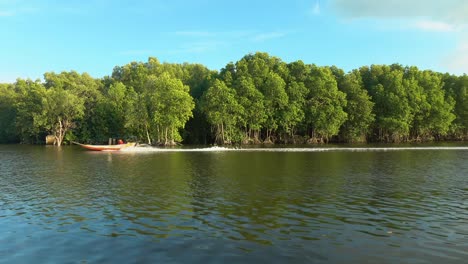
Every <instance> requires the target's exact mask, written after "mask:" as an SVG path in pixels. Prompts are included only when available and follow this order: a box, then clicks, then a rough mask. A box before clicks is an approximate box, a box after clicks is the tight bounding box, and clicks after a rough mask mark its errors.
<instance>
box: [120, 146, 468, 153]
mask: <svg viewBox="0 0 468 264" xmlns="http://www.w3.org/2000/svg"><path fill="white" fill-rule="evenodd" d="M413 150H414V151H417V150H468V147H354V148H352V147H329V148H322V147H316V148H234V147H232V148H230V147H218V146H214V147H209V148H159V147H138V146H137V147H129V148H125V149H123V150H121V151H120V152H130V153H158V152H371V151H374V152H375V151H413Z"/></svg>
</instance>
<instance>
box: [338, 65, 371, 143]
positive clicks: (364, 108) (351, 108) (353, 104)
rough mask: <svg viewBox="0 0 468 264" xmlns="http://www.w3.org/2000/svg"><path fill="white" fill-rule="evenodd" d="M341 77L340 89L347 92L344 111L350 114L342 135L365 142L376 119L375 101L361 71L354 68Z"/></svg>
mask: <svg viewBox="0 0 468 264" xmlns="http://www.w3.org/2000/svg"><path fill="white" fill-rule="evenodd" d="M341 78H342V79H341V82H340V84H339V89H340V90H341V91H342V92H344V93H345V94H346V100H347V104H346V106H345V107H344V111H345V112H346V113H347V114H348V118H347V120H346V121H345V123H344V124H343V126H342V128H341V135H342V137H343V139H344V140H345V141H347V142H365V141H366V135H367V134H368V133H369V132H370V126H371V125H372V123H373V122H374V120H375V114H374V113H373V107H374V103H373V102H372V100H371V97H370V96H369V94H368V93H367V91H366V90H365V89H364V87H363V84H362V80H361V75H360V74H359V71H357V70H354V71H352V72H350V73H348V74H346V75H344V76H343V77H341Z"/></svg>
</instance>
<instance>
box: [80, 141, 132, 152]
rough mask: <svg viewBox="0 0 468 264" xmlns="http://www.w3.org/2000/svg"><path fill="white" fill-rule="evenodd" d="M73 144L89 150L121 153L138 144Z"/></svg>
mask: <svg viewBox="0 0 468 264" xmlns="http://www.w3.org/2000/svg"><path fill="white" fill-rule="evenodd" d="M72 143H73V144H76V145H79V146H81V147H83V148H85V149H87V150H94V151H119V150H122V149H125V148H128V147H134V146H135V145H136V143H126V144H119V145H90V144H81V143H78V142H72Z"/></svg>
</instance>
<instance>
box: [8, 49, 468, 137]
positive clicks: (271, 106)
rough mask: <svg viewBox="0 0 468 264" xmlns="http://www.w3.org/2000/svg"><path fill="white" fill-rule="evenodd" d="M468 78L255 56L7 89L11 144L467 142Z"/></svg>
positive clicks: (66, 76)
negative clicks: (48, 140) (217, 64)
mask: <svg viewBox="0 0 468 264" xmlns="http://www.w3.org/2000/svg"><path fill="white" fill-rule="evenodd" d="M467 89H468V76H467V75H466V74H465V75H462V76H455V75H450V74H447V73H445V74H443V73H439V72H434V71H429V70H419V69H418V68H417V67H414V66H407V67H404V66H402V65H399V64H392V65H371V66H363V67H361V68H359V69H355V70H352V71H350V72H348V73H345V72H344V71H343V70H342V69H339V68H337V67H335V66H331V67H327V66H326V67H321V66H316V65H314V64H305V63H304V62H302V61H300V60H299V61H294V62H291V63H286V62H283V61H282V60H281V59H279V58H277V57H273V56H270V55H269V54H267V53H260V52H258V53H255V54H248V55H246V56H244V57H243V58H241V59H240V60H239V61H237V62H235V63H232V62H231V63H228V64H227V65H226V66H225V67H224V68H223V69H221V70H220V71H213V70H209V69H208V68H207V67H205V66H203V65H200V64H189V63H184V64H173V63H160V62H159V61H158V60H157V59H156V58H153V57H150V58H149V59H148V61H147V62H131V63H129V64H126V65H123V66H117V67H115V68H114V69H113V71H112V74H111V75H110V76H106V77H104V78H101V79H95V78H92V77H91V76H90V75H88V74H87V73H83V74H80V73H77V72H75V71H70V72H62V73H54V72H48V73H45V74H44V81H41V80H35V81H33V80H30V79H27V80H25V79H17V81H16V82H15V83H11V84H0V124H1V125H0V143H43V142H44V140H45V137H46V136H47V135H53V136H54V137H55V140H56V143H57V144H58V145H61V144H62V143H63V142H70V141H72V140H75V141H80V142H87V143H103V142H107V139H108V138H110V137H113V138H124V139H126V140H133V141H139V142H147V143H149V144H162V145H174V144H177V143H178V142H182V143H186V144H213V143H216V144H259V143H285V144H302V143H326V142H329V141H333V142H408V141H430V140H464V139H467V138H468V92H467Z"/></svg>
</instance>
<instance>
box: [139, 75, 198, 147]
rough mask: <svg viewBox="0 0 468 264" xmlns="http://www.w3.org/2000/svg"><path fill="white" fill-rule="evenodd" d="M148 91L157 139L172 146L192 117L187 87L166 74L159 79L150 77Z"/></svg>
mask: <svg viewBox="0 0 468 264" xmlns="http://www.w3.org/2000/svg"><path fill="white" fill-rule="evenodd" d="M148 86H149V88H148V91H150V94H149V100H150V109H151V117H152V121H153V122H154V124H155V125H156V128H157V132H158V136H159V139H160V141H161V139H164V142H161V143H163V144H164V145H174V144H175V142H177V141H178V142H180V141H181V140H182V138H181V137H180V135H179V131H178V130H179V129H181V128H183V127H184V126H185V123H187V121H188V120H189V118H190V117H192V116H193V114H192V110H193V108H194V107H195V103H194V101H193V98H192V97H191V96H190V94H189V87H188V86H186V85H183V83H182V81H180V80H179V79H176V78H173V77H171V76H170V75H169V74H167V73H163V74H161V76H159V77H150V79H149V80H148Z"/></svg>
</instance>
